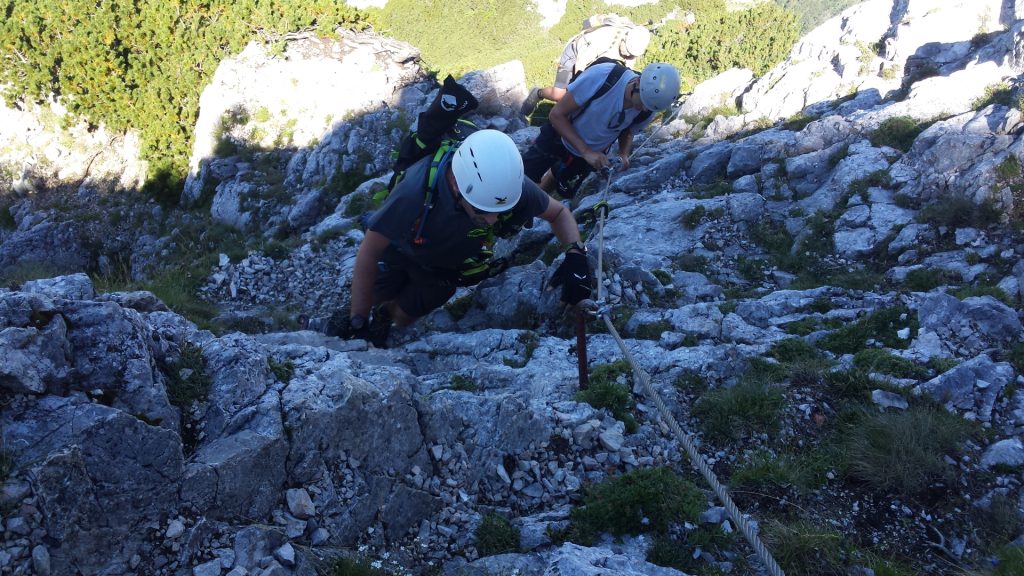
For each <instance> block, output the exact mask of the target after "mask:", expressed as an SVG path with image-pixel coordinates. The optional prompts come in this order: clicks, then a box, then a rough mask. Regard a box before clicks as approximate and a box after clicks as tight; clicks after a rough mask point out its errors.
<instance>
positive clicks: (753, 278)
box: [736, 256, 768, 282]
mask: <svg viewBox="0 0 1024 576" xmlns="http://www.w3.org/2000/svg"><path fill="white" fill-rule="evenodd" d="M767 267H768V263H767V262H765V260H764V259H762V258H747V257H746V256H739V257H738V258H736V272H737V273H738V274H739V275H740V277H742V278H743V279H745V280H748V281H750V282H759V281H761V280H762V279H764V273H765V269H766V268H767Z"/></svg>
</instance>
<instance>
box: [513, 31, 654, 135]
mask: <svg viewBox="0 0 1024 576" xmlns="http://www.w3.org/2000/svg"><path fill="white" fill-rule="evenodd" d="M650 41H651V33H650V32H649V31H648V30H647V28H645V27H644V26H638V25H636V24H633V23H632V22H630V21H629V19H628V18H623V17H621V16H618V15H616V14H600V15H596V16H591V17H590V18H588V19H587V20H585V21H584V23H583V31H582V32H580V33H579V34H577V35H575V36H573V37H572V38H570V39H569V42H568V43H566V45H565V49H564V50H562V56H561V58H559V61H558V70H557V71H556V72H555V83H554V85H552V86H549V87H546V88H540V87H535V88H533V89H532V90H531V91H530V94H529V95H528V96H527V97H526V101H525V102H523V109H522V113H523V115H524V116H526V115H528V114H529V113H530V112H532V111H533V109H534V108H535V107H536V106H537V104H538V103H539V102H540V100H541V99H546V100H551V101H552V102H558V101H559V100H561V99H562V97H563V96H565V93H566V90H567V88H568V86H569V83H570V82H572V81H573V80H575V79H576V77H577V76H579V75H580V74H581V73H582V72H583V70H585V69H586V68H587V67H588V66H590V65H592V64H594V63H595V62H608V63H615V62H618V63H620V64H622V65H624V66H626V67H627V68H629V69H634V68H635V67H636V62H637V60H638V59H639V58H640V57H641V56H643V55H644V52H646V51H647V46H648V44H650Z"/></svg>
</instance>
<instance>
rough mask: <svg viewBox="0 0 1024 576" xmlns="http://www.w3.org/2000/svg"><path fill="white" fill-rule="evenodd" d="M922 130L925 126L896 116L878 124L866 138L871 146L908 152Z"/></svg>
mask: <svg viewBox="0 0 1024 576" xmlns="http://www.w3.org/2000/svg"><path fill="white" fill-rule="evenodd" d="M924 128H925V126H923V125H921V124H920V123H918V121H917V120H914V119H913V118H911V117H910V116H896V117H895V118H889V119H888V120H886V121H884V122H882V123H881V124H879V125H878V128H876V129H875V130H874V132H872V133H871V135H870V136H869V137H868V138H869V140H870V141H871V145H872V146H875V147H878V146H889V147H890V148H895V149H897V150H901V151H903V152H909V151H910V147H911V146H912V145H913V144H914V140H915V139H916V138H917V136H918V135H919V134H921V132H923V131H924Z"/></svg>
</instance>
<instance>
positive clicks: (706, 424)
mask: <svg viewBox="0 0 1024 576" xmlns="http://www.w3.org/2000/svg"><path fill="white" fill-rule="evenodd" d="M782 404H783V395H782V389H781V388H779V387H778V386H776V385H774V384H767V383H764V382H757V381H745V382H740V383H739V384H737V385H735V386H732V387H730V388H721V389H717V390H712V391H711V392H709V393H707V394H705V395H704V396H703V397H702V398H701V399H700V401H699V402H697V404H696V405H695V406H694V408H693V414H694V416H696V417H697V418H699V419H700V426H701V428H702V429H703V430H704V433H705V434H707V435H708V437H710V438H712V439H714V440H717V441H723V442H724V441H728V440H734V439H739V438H742V437H743V435H745V434H750V433H754V432H767V433H770V434H773V433H775V432H776V431H777V430H778V427H779V419H780V413H781V410H782Z"/></svg>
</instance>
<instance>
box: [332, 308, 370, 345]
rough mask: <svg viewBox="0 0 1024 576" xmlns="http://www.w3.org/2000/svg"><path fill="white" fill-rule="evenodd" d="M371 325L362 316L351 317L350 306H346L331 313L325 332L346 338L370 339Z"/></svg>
mask: <svg viewBox="0 0 1024 576" xmlns="http://www.w3.org/2000/svg"><path fill="white" fill-rule="evenodd" d="M369 325H370V322H369V321H368V320H367V319H366V318H364V317H362V316H357V317H356V318H354V319H353V318H350V317H349V311H348V308H344V309H342V310H338V311H336V312H335V313H334V314H331V317H330V319H329V320H327V326H325V327H324V334H327V335H328V336H337V337H338V338H342V339H344V340H353V339H360V340H369V338H370V327H369Z"/></svg>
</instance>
